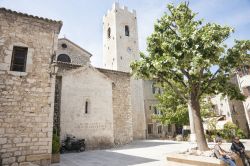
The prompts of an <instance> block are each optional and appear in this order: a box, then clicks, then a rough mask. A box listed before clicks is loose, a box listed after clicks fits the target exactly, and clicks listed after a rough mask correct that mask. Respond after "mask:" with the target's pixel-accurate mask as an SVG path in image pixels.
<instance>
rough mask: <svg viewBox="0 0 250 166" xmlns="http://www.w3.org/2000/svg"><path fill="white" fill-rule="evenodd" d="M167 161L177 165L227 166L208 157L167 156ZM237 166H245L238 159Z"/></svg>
mask: <svg viewBox="0 0 250 166" xmlns="http://www.w3.org/2000/svg"><path fill="white" fill-rule="evenodd" d="M167 161H170V162H171V163H175V165H180V164H187V165H195V166H226V164H225V163H224V162H223V161H221V160H219V159H217V158H215V157H206V156H195V155H188V154H177V153H176V154H167ZM236 165H237V166H243V164H242V162H241V159H240V158H237V159H236Z"/></svg>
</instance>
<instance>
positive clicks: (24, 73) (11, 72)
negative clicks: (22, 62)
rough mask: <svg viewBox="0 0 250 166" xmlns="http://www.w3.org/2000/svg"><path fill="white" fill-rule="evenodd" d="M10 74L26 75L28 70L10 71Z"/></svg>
mask: <svg viewBox="0 0 250 166" xmlns="http://www.w3.org/2000/svg"><path fill="white" fill-rule="evenodd" d="M8 74H11V75H13V76H17V77H20V76H26V75H27V74H28V73H26V72H20V71H8Z"/></svg>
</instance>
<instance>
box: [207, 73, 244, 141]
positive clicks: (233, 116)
mask: <svg viewBox="0 0 250 166" xmlns="http://www.w3.org/2000/svg"><path fill="white" fill-rule="evenodd" d="M239 81H240V80H239V75H238V74H235V75H234V76H233V77H232V79H231V80H230V82H232V83H234V84H236V85H237V86H239V88H240V89H241V91H242V93H244V94H245V95H246V96H248V94H247V93H245V91H244V89H243V87H244V85H243V87H241V86H242V85H241V86H240V84H239ZM248 98H249V97H247V99H246V101H244V102H242V101H238V100H231V99H230V98H229V97H228V96H222V95H221V94H219V95H216V96H213V97H211V103H212V104H213V111H215V114H216V115H218V116H223V117H224V118H223V119H221V118H220V122H219V123H218V124H217V128H219V129H222V128H223V125H224V124H225V123H226V122H228V121H230V122H233V123H234V124H236V126H237V127H239V128H240V129H242V130H243V131H244V133H245V134H246V136H249V125H248V124H249V122H248V116H249V115H248V112H247V111H246V105H247V104H246V103H247V102H248Z"/></svg>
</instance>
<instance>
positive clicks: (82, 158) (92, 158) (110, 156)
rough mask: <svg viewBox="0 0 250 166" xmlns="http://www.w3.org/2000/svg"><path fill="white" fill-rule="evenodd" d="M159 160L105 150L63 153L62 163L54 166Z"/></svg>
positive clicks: (118, 164) (108, 165)
mask: <svg viewBox="0 0 250 166" xmlns="http://www.w3.org/2000/svg"><path fill="white" fill-rule="evenodd" d="M154 161H158V160H154V159H149V158H143V157H137V156H131V155H126V154H121V153H116V152H108V151H103V150H97V151H89V152H82V153H68V154H63V155H61V162H60V164H53V165H52V166H128V165H135V164H143V163H148V162H154Z"/></svg>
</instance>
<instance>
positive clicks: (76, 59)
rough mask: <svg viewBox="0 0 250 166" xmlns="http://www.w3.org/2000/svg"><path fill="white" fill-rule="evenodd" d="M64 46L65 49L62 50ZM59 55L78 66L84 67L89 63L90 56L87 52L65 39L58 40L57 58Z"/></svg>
mask: <svg viewBox="0 0 250 166" xmlns="http://www.w3.org/2000/svg"><path fill="white" fill-rule="evenodd" d="M65 45H66V48H64V47H65ZM63 46H64V47H63ZM60 54H66V55H68V56H69V57H70V59H71V63H72V64H79V65H86V64H87V63H90V57H91V56H92V55H91V54H90V53H89V52H87V51H86V50H84V49H83V48H81V47H80V46H78V45H76V44H75V43H73V42H72V41H70V40H68V39H66V38H61V39H59V40H58V50H57V52H56V55H57V56H58V55H60Z"/></svg>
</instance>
